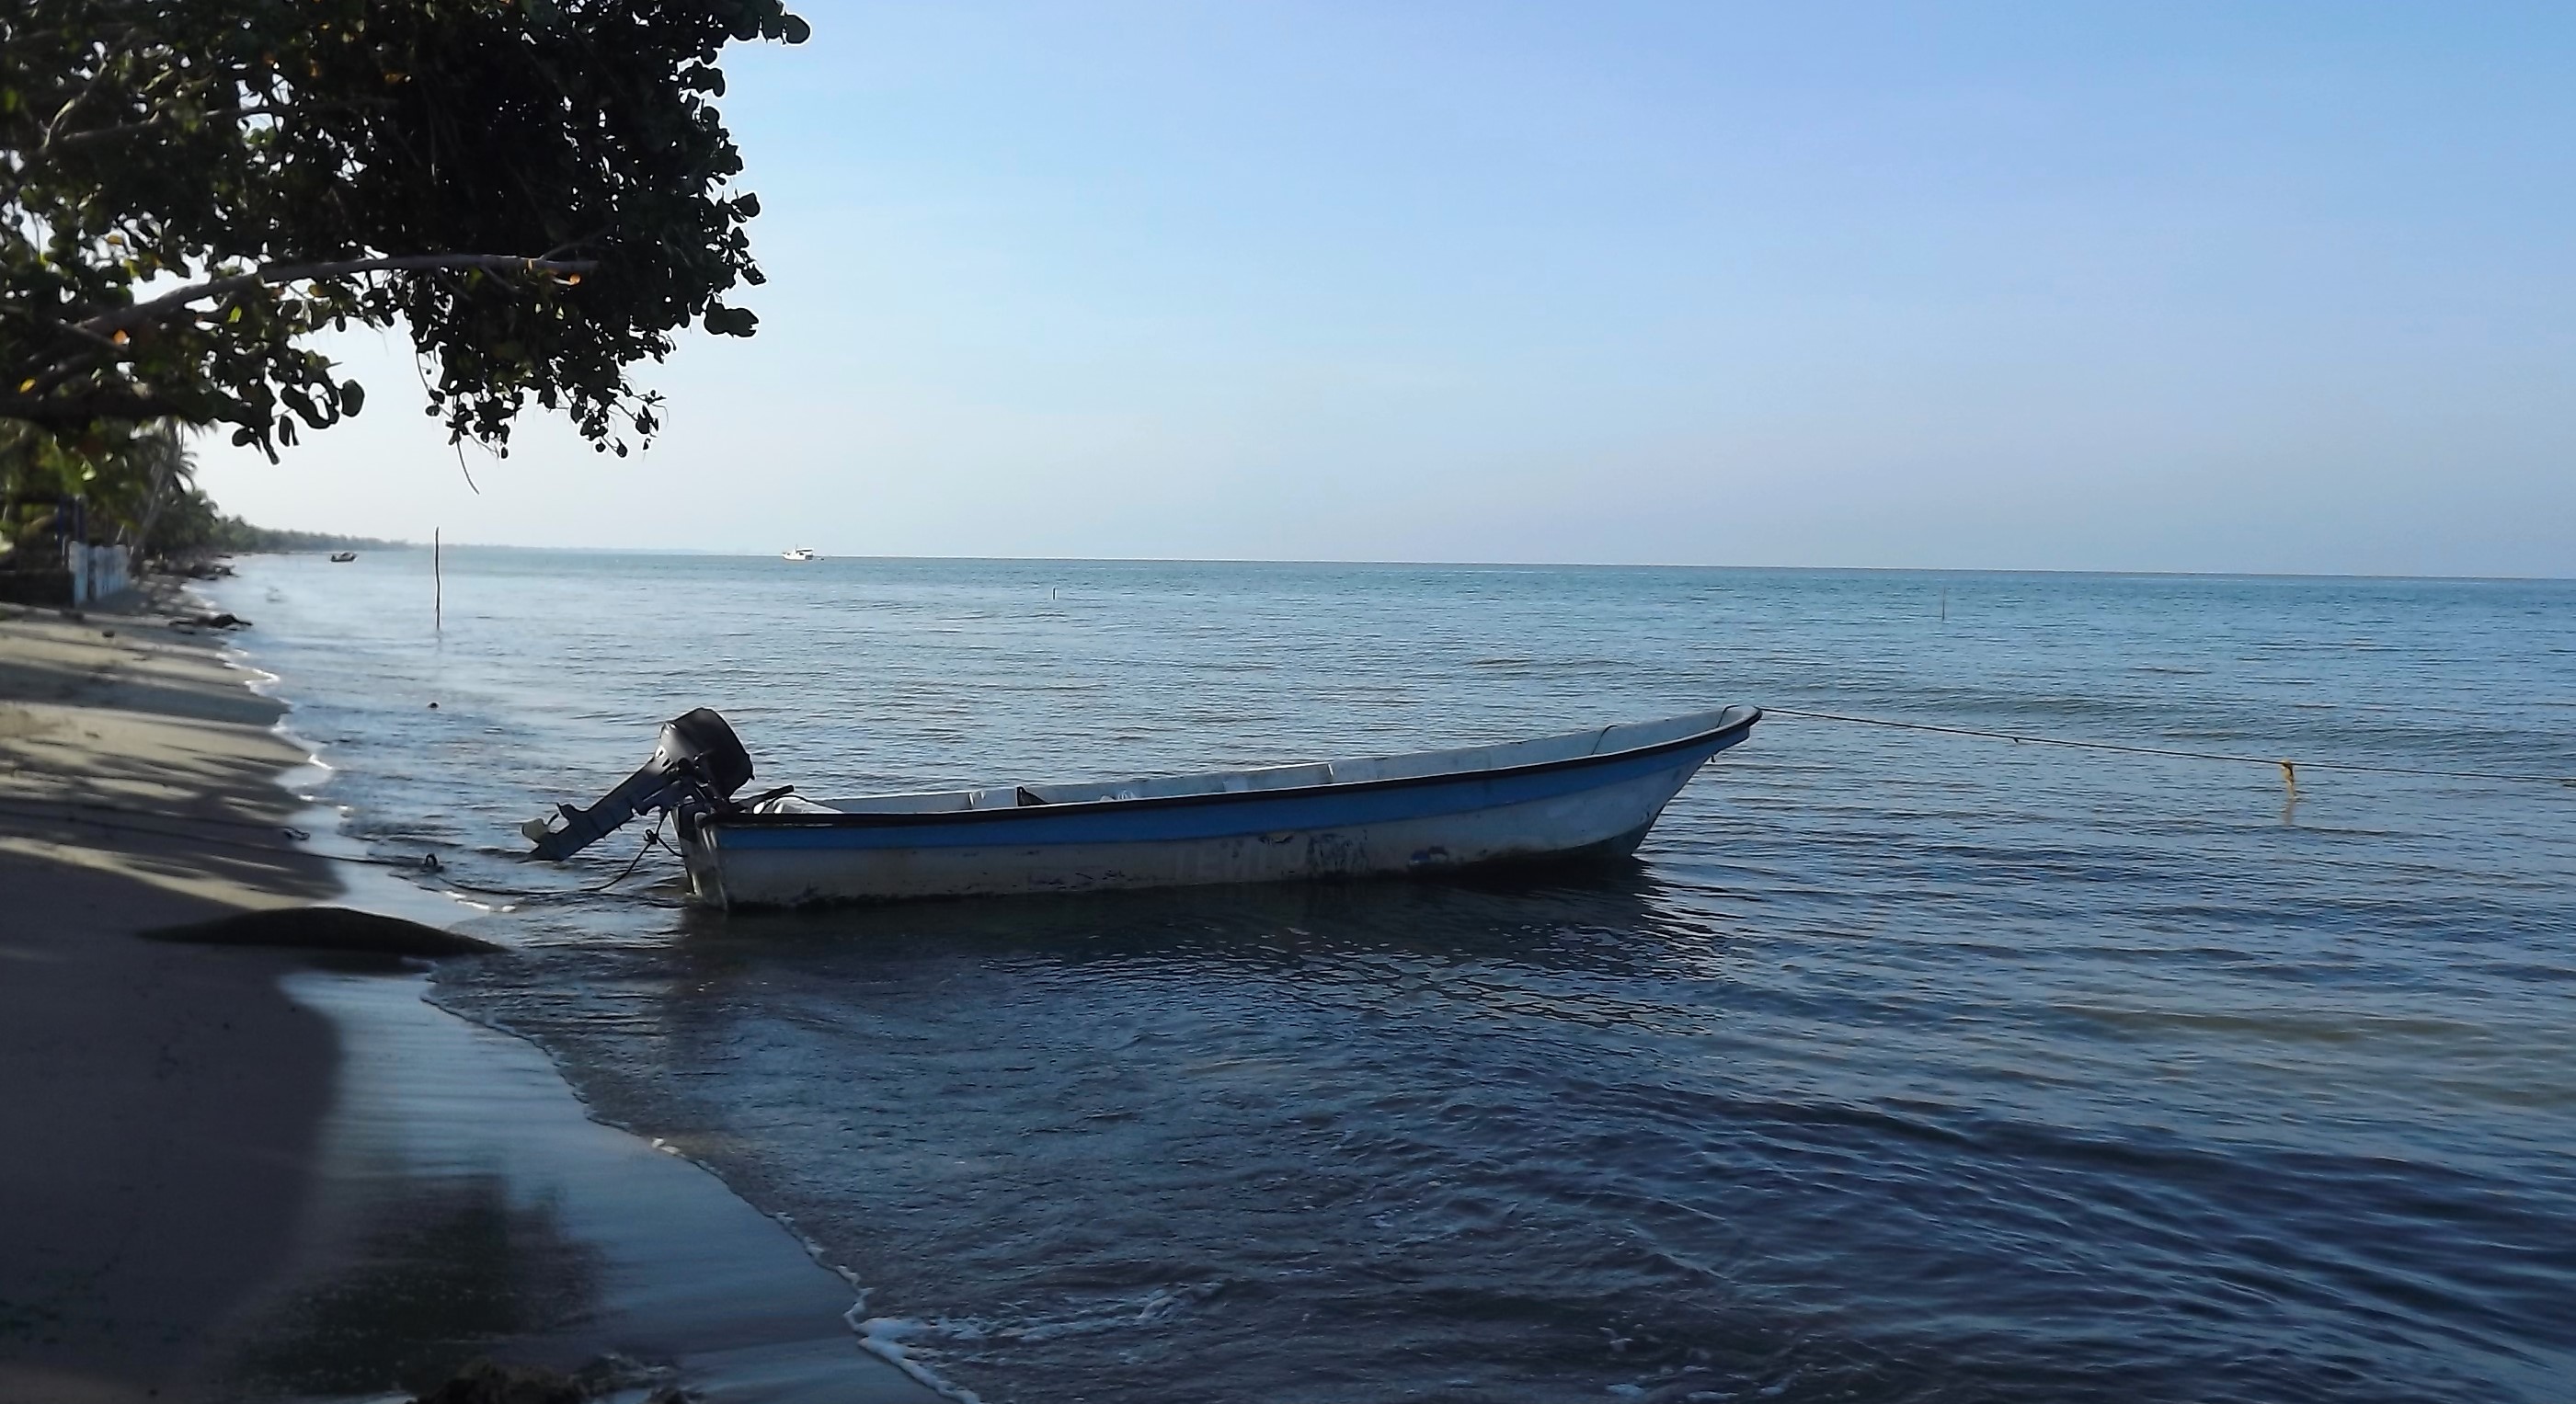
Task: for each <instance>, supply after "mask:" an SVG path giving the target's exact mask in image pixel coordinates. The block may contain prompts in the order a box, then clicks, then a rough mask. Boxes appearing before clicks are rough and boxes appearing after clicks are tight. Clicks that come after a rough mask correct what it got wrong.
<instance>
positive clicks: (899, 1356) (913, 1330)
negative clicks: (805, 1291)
mask: <svg viewBox="0 0 2576 1404" xmlns="http://www.w3.org/2000/svg"><path fill="white" fill-rule="evenodd" d="M867 1309H868V1294H867V1293H866V1292H861V1293H859V1299H858V1300H857V1301H856V1302H853V1303H851V1304H850V1310H849V1312H848V1313H847V1314H846V1315H844V1316H843V1317H842V1318H841V1319H842V1320H843V1321H846V1322H848V1323H849V1325H850V1329H851V1330H852V1331H855V1332H857V1333H858V1337H859V1349H861V1350H864V1351H866V1352H867V1353H868V1354H870V1355H873V1356H875V1357H877V1358H878V1359H880V1360H883V1361H885V1362H886V1363H887V1364H889V1365H892V1366H893V1367H895V1368H896V1369H898V1370H901V1371H902V1372H904V1373H905V1374H907V1375H910V1376H912V1377H913V1378H914V1379H916V1380H918V1381H920V1382H921V1383H922V1385H923V1386H925V1387H926V1388H929V1389H933V1390H936V1391H938V1392H939V1393H941V1394H944V1395H946V1396H947V1397H949V1398H951V1399H954V1400H957V1401H959V1404H984V1401H983V1399H982V1398H981V1397H980V1396H978V1395H977V1394H976V1393H975V1391H973V1390H971V1389H961V1388H959V1387H958V1386H956V1385H953V1384H950V1383H949V1382H948V1381H946V1380H943V1379H941V1378H940V1377H939V1376H938V1374H937V1373H936V1372H934V1371H933V1370H932V1369H931V1368H930V1367H929V1366H927V1365H924V1364H922V1363H920V1362H919V1361H917V1360H914V1359H913V1358H912V1356H911V1354H910V1352H908V1351H906V1350H905V1349H904V1345H903V1342H904V1338H905V1337H907V1336H920V1335H928V1334H931V1333H933V1332H935V1331H939V1330H941V1329H942V1328H941V1327H939V1326H936V1325H933V1324H932V1323H930V1322H927V1321H906V1320H904V1319H902V1318H901V1317H894V1316H871V1317H867V1318H865V1319H862V1318H861V1317H860V1316H859V1313H860V1312H863V1311H866V1310H867Z"/></svg>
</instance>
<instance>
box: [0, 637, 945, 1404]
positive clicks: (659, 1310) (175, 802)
mask: <svg viewBox="0 0 2576 1404" xmlns="http://www.w3.org/2000/svg"><path fill="white" fill-rule="evenodd" d="M158 603H159V604H161V605H163V606H168V605H171V604H174V603H176V601H175V598H174V597H171V596H167V595H165V596H162V597H160V599H159V601H158ZM221 648H222V640H221V638H220V636H217V635H212V634H206V633H199V632H196V631H191V630H183V629H177V628H173V627H171V626H170V625H169V624H168V623H167V622H166V615H165V614H160V613H155V612H154V610H153V602H150V601H138V602H137V603H136V604H135V605H134V606H133V612H114V613H111V612H101V611H91V612H89V613H87V614H85V615H81V614H73V613H69V612H55V611H47V610H24V609H11V610H9V611H8V612H7V613H6V614H0V912H5V915H0V1107H5V1108H7V1110H8V1112H9V1116H10V1121H11V1123H12V1126H13V1129H14V1130H15V1131H16V1132H17V1135H16V1136H15V1137H14V1138H13V1139H14V1140H15V1141H16V1147H15V1149H14V1150H13V1153H12V1154H10V1155H8V1156H6V1157H0V1206H5V1208H0V1404H20V1401H28V1404H34V1401H50V1402H51V1404H86V1402H87V1401H120V1400H146V1399H153V1400H173V1399H193V1398H227V1399H241V1398H273V1397H284V1396H288V1395H293V1396H298V1397H335V1396H336V1397H353V1398H366V1397H371V1398H385V1397H389V1394H390V1397H400V1396H399V1394H392V1393H391V1392H392V1391H397V1390H409V1391H419V1390H424V1389H426V1388H428V1387H430V1386H431V1385H432V1384H434V1383H435V1382H436V1381H437V1380H440V1379H443V1378H444V1377H445V1376H446V1374H447V1373H449V1372H452V1371H453V1370H454V1369H455V1368H457V1366H458V1365H460V1364H461V1363H463V1362H464V1361H465V1360H468V1359H471V1358H473V1357H475V1356H480V1355H490V1356H494V1357H497V1358H503V1359H508V1360H512V1361H526V1362H532V1363H539V1364H545V1365H548V1366H551V1367H555V1368H562V1369H571V1368H574V1367H577V1366H580V1365H583V1364H585V1363H592V1362H597V1361H599V1360H601V1359H603V1358H611V1359H617V1360H623V1361H628V1362H632V1365H631V1368H628V1369H627V1376H626V1377H627V1378H628V1380H629V1382H630V1383H644V1382H651V1381H658V1380H673V1381H684V1382H686V1383H688V1384H689V1385H690V1386H691V1387H692V1388H696V1389H700V1390H702V1391H703V1392H705V1393H706V1394H708V1395H709V1397H713V1398H719V1399H746V1400H749V1399H782V1400H784V1399H807V1398H836V1399H854V1398H855V1399H870V1398H883V1399H905V1398H912V1399H918V1398H927V1397H929V1396H928V1393H927V1391H925V1390H923V1389H921V1388H920V1387H919V1386H918V1385H916V1384H914V1383H913V1382H912V1381H911V1380H909V1379H907V1378H905V1377H904V1376H903V1375H901V1374H900V1373H898V1372H897V1371H896V1370H895V1369H894V1367H892V1366H891V1365H888V1364H886V1363H885V1362H883V1361H881V1360H878V1359H876V1358H874V1357H871V1356H867V1355H865V1354H863V1353H861V1352H860V1350H859V1349H858V1347H857V1344H856V1342H855V1341H854V1339H853V1338H852V1337H851V1336H850V1334H849V1332H848V1330H847V1328H846V1326H845V1325H844V1324H843V1322H842V1321H841V1319H840V1316H841V1313H842V1312H844V1311H845V1310H846V1309H847V1308H848V1307H849V1305H850V1302H851V1298H852V1296H853V1293H852V1291H851V1290H850V1289H849V1288H848V1287H847V1286H846V1285H845V1284H843V1283H841V1282H840V1281H839V1280H838V1279H837V1278H836V1277H834V1276H833V1275H832V1274H830V1273H829V1272H827V1271H825V1270H824V1269H822V1268H821V1267H819V1266H818V1265H816V1264H815V1263H814V1262H813V1261H812V1260H811V1259H810V1258H809V1257H807V1256H806V1255H805V1253H804V1252H803V1251H802V1249H801V1248H800V1247H799V1246H798V1245H797V1244H796V1242H795V1240H794V1239H793V1238H792V1237H790V1236H789V1235H788V1234H787V1233H786V1232H785V1231H784V1230H783V1229H782V1228H780V1227H779V1226H778V1225H777V1224H775V1223H773V1222H771V1221H769V1220H767V1219H764V1218H762V1217H761V1216H759V1215H758V1214H757V1213H755V1212H754V1211H752V1210H750V1209H749V1208H748V1207H746V1206H744V1205H742V1204H741V1203H740V1202H739V1201H738V1200H736V1199H734V1198H733V1197H732V1196H731V1195H730V1194H729V1193H728V1192H726V1191H725V1190H724V1189H723V1187H722V1186H721V1185H720V1184H719V1183H718V1182H717V1181H715V1180H714V1178H713V1177H712V1176H709V1175H707V1174H706V1173H705V1172H703V1171H701V1170H699V1169H698V1168H697V1167H695V1166H693V1165H690V1164H688V1163H686V1162H684V1161H680V1160H677V1159H675V1158H673V1157H671V1156H668V1155H663V1154H660V1153H658V1152H657V1151H656V1150H655V1149H654V1148H653V1147H652V1146H650V1145H649V1144H647V1143H646V1142H644V1141H642V1140H639V1139H637V1138H635V1137H632V1136H628V1135H626V1134H624V1133H622V1132H619V1131H615V1130H612V1129H610V1128H608V1127H604V1126H600V1125H597V1124H596V1123H593V1122H591V1121H589V1120H588V1119H587V1117H586V1116H585V1114H584V1111H583V1108H582V1107H581V1105H580V1103H579V1101H578V1100H577V1099H576V1098H574V1097H573V1095H572V1094H571V1092H570V1090H569V1089H568V1088H566V1087H565V1086H564V1085H563V1083H562V1081H561V1079H560V1078H559V1077H557V1076H556V1075H555V1073H554V1071H553V1069H552V1067H551V1065H550V1064H548V1063H547V1062H546V1060H545V1059H544V1057H543V1056H542V1055H541V1054H538V1053H537V1052H536V1051H535V1050H533V1049H531V1048H528V1047H527V1046H526V1045H524V1044H522V1043H520V1042H519V1041H518V1040H515V1039H512V1038H509V1037H507V1036H505V1035H501V1034H497V1033H494V1032H492V1031H490V1030H486V1029H482V1028H480V1027H478V1026H475V1025H472V1024H470V1023H468V1022H466V1021H464V1020H462V1019H458V1018H456V1017H454V1016H452V1015H449V1014H446V1013H444V1012H442V1011H440V1010H438V1009H436V1008H434V1007H432V1006H430V1005H429V1004H427V1003H424V1002H423V1001H422V999H421V994H422V992H423V988H424V981H425V979H426V976H425V973H424V969H425V967H423V966H422V965H420V963H418V962H411V963H409V964H407V965H406V964H405V963H403V962H399V961H393V960H388V959H384V958H376V959H374V960H373V961H371V962H360V963H358V964H356V965H354V966H353V965H352V963H351V962H350V961H349V960H348V959H347V958H346V957H340V958H323V957H317V956H314V955H312V954H310V953H296V952H288V951H276V950H264V949H252V948H240V947H226V948H211V947H202V946H193V945H185V944H173V943H169V942H163V941H151V940H144V939H139V938H138V933H142V932H145V931H150V930H154V929H157V928H164V927H170V926H174V925H180V924H186V923H195V922H203V921H207V920H211V919H216V918H221V917H224V916H226V915H229V914H238V913H242V912H247V911H259V910H266V909H276V908H283V907H291V906H305V905H310V904H314V903H318V902H331V903H341V904H350V905H357V906H362V907H363V906H369V905H376V906H383V905H386V904H387V903H388V902H390V903H392V904H393V905H403V894H400V893H377V894H375V896H376V898H377V900H376V901H375V902H373V903H370V902H369V901H368V900H367V898H366V897H365V896H363V895H362V896H358V897H353V896H352V895H351V892H350V889H349V887H348V885H346V884H344V882H343V881H342V880H341V875H340V874H337V873H335V872H334V871H333V868H334V867H335V866H337V865H335V864H334V863H333V862H332V861H331V860H330V859H329V858H327V857H325V856H323V855H322V854H321V853H320V852H318V851H316V850H315V849H313V848H312V847H311V846H309V845H306V844H303V843H301V842H299V840H300V839H301V838H302V837H303V835H302V833H301V832H300V831H299V830H298V828H297V827H296V826H297V825H298V824H299V823H310V822H311V820H310V819H309V818H306V817H305V811H306V809H307V805H306V804H305V802H304V801H302V800H301V799H299V798H298V797H297V796H296V795H294V794H293V793H291V792H290V791H289V790H288V789H286V788H285V787H283V786H282V785H281V784H279V783H278V781H279V777H280V776H281V775H282V774H284V773H285V772H287V771H288V770H290V769H291V768H293V767H296V766H298V765H301V764H303V763H305V762H306V761H307V759H308V758H307V757H306V756H305V755H304V754H303V753H302V752H301V751H299V750H298V749H297V748H295V747H294V746H292V745H290V744H288V743H287V742H286V741H285V740H283V739H281V737H280V736H279V735H278V734H277V733H276V731H275V730H274V728H275V726H276V723H277V721H278V718H279V716H280V715H281V712H282V709H281V708H280V707H279V706H278V705H277V704H275V703H273V702H270V701H268V700H266V699H264V698H262V697H259V696H257V695H255V694H254V693H252V692H251V691H250V690H249V689H248V688H247V687H246V686H245V683H246V681H247V677H246V675H245V674H244V673H243V672H241V671H240V670H239V669H236V668H233V667H230V666H228V665H227V664H226V663H225V662H224V660H223V658H222V656H221ZM360 871H362V872H363V871H364V870H360ZM379 880H380V881H381V880H382V879H381V878H379ZM387 885H388V886H391V884H387ZM358 888H359V891H360V892H361V893H362V894H363V893H366V892H367V891H368V885H367V884H365V883H363V882H362V883H360V884H358ZM409 897H410V901H411V904H412V910H413V914H417V908H418V901H419V897H418V894H417V893H411V894H409ZM457 914H458V915H459V916H463V915H467V914H468V913H466V912H465V910H464V909H462V908H459V909H458V910H457Z"/></svg>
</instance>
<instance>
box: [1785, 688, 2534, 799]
mask: <svg viewBox="0 0 2576 1404" xmlns="http://www.w3.org/2000/svg"><path fill="white" fill-rule="evenodd" d="M1762 714H1763V715H1764V716H1771V717H1805V718H1808V719H1810V720H1812V721H1831V722H1850V723H1851V724H1853V725H1855V726H1884V727H1892V728H1894V729H1896V730H1898V731H1933V732H1939V733H1940V734H1942V735H1944V736H1975V737H1981V738H1983V739H1985V740H1988V741H2015V742H2020V743H2022V744H2025V745H2031V746H2066V747H2071V748H2073V749H2075V750H2079V751H2117V752H2120V753H2122V754H2124V755H2132V756H2174V757H2178V758H2180V759H2183V760H2204V761H2226V762H2229V763H2232V764H2237V765H2261V766H2269V767H2272V768H2273V769H2276V770H2278V771H2280V772H2281V779H2282V780H2283V781H2284V782H2285V783H2287V784H2289V785H2291V786H2292V787H2294V788H2295V787H2296V786H2297V784H2298V777H2299V771H2301V770H2302V769H2306V770H2341V771H2353V772H2358V773H2361V774H2365V775H2422V776H2429V777H2432V778H2434V779H2440V780H2502V781H2508V782H2511V783H2514V784H2524V785H2533V784H2537V785H2576V775H2509V774H2506V773H2504V772H2502V771H2494V770H2433V769H2428V768H2426V767H2422V766H2412V765H2364V764H2362V763H2361V762H2359V761H2317V760H2291V759H2288V758H2285V757H2281V756H2242V755H2233V754H2230V753H2228V752H2225V751H2187V750H2182V749H2180V748H2177V747H2173V746H2133V745H2128V744H2126V743H2123V742H2118V741H2077V740H2071V739H2069V738H2067V737H2063V736H2027V735H2023V734H2020V733H2017V732H2010V731H1980V730H1978V729H1977V728H1975V727H1967V726H1935V725H1933V724H1932V723H1930V722H1909V721H1892V720H1890V719H1888V718H1886V717H1858V716H1853V715H1851V714H1850V713H1847V712H1810V711H1804V710H1801V709H1799V708H1796V707H1765V708H1763V709H1762Z"/></svg>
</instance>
